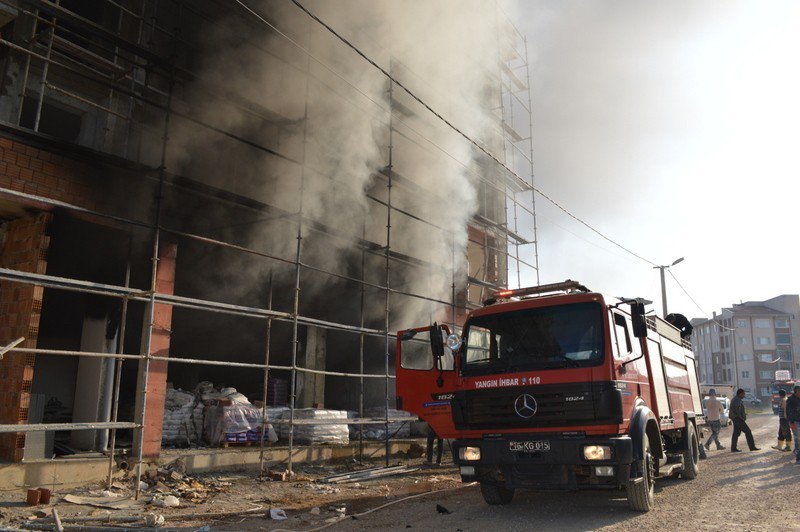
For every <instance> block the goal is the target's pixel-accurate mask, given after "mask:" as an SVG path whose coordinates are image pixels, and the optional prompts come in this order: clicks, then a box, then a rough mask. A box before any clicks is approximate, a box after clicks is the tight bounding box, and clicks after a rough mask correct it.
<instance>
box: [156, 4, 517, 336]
mask: <svg viewBox="0 0 800 532" xmlns="http://www.w3.org/2000/svg"><path fill="white" fill-rule="evenodd" d="M249 3H250V4H251V6H252V7H253V8H254V9H256V10H257V11H259V12H260V13H262V14H263V15H264V16H265V17H267V18H268V19H269V20H270V22H271V23H273V24H274V25H275V26H276V27H277V28H279V29H280V30H281V31H282V32H284V33H286V34H287V35H288V36H289V37H291V38H292V39H293V40H295V41H296V42H297V43H298V44H300V45H301V46H302V47H304V48H305V49H306V50H307V51H308V52H309V53H310V55H309V54H307V53H305V52H304V51H302V50H301V49H300V48H299V47H298V46H296V45H295V44H293V43H291V42H289V41H288V40H287V39H286V38H284V37H283V36H280V35H278V34H276V33H275V32H274V31H272V30H270V29H269V28H267V27H266V26H265V25H264V24H262V23H261V22H259V21H257V20H255V19H254V18H253V17H249V16H247V15H245V16H240V14H237V15H232V16H231V17H230V18H229V19H228V20H224V21H220V22H218V23H217V24H215V25H214V27H208V28H204V29H203V31H204V32H205V34H206V35H205V36H204V41H205V42H207V43H208V46H207V48H206V49H205V50H204V53H203V54H200V55H198V56H197V57H194V59H193V60H194V62H196V63H197V64H196V70H199V71H200V72H201V75H200V78H201V79H200V80H199V81H198V82H197V83H196V84H194V85H190V86H189V87H188V88H187V89H186V91H185V94H183V95H182V96H183V102H185V103H184V105H185V106H186V107H187V109H186V111H187V112H188V113H189V114H192V115H193V116H197V117H198V118H200V119H202V120H203V121H206V122H209V123H211V124H213V125H214V126H216V127H217V128H219V129H220V130H224V131H227V132H230V133H232V134H234V135H236V136H238V137H241V138H245V139H249V140H250V141H251V143H242V142H240V141H239V140H237V139H233V138H231V137H230V136H225V135H222V134H217V133H213V132H208V131H204V130H199V128H197V127H194V126H193V125H192V124H191V123H190V122H188V121H182V120H181V119H179V118H176V119H175V123H174V125H173V129H172V131H171V134H170V142H171V144H170V146H171V148H170V150H171V152H170V161H168V167H170V168H173V169H175V170H176V171H178V172H179V173H185V174H187V175H191V176H193V177H196V178H198V179H201V180H202V181H205V182H206V183H208V184H210V185H213V186H216V187H220V188H223V189H225V190H228V191H231V192H233V193H236V194H240V195H242V196H246V197H250V198H254V199H256V200H258V201H261V202H263V203H265V204H268V205H270V206H274V207H275V210H274V214H270V215H269V216H264V217H262V218H260V219H257V220H247V221H237V220H223V219H220V217H221V214H220V213H215V212H204V213H202V217H203V219H204V220H205V223H206V225H207V226H208V227H211V228H212V233H213V236H216V237H220V238H223V239H226V240H231V241H234V242H237V243H241V244H243V245H247V246H251V247H253V248H256V249H259V250H262V251H264V252H267V253H270V254H273V255H277V256H280V257H283V258H285V259H289V260H293V259H294V256H295V251H296V245H297V224H296V221H297V213H298V212H299V211H301V210H302V213H303V218H304V220H306V222H305V223H304V224H303V234H302V240H301V246H302V247H301V261H302V262H303V263H304V264H307V265H309V266H311V268H312V269H314V268H317V269H320V270H326V271H331V272H335V273H337V274H339V275H342V276H349V277H356V278H357V277H359V276H360V275H361V266H360V265H361V247H360V243H362V242H363V241H364V240H366V241H367V242H368V243H371V244H369V245H372V246H373V247H375V248H378V253H377V254H369V256H368V257H367V259H366V265H367V271H366V272H365V279H366V280H367V281H368V282H370V283H374V284H377V285H384V284H385V271H384V269H383V262H382V260H383V259H382V258H381V257H380V253H381V251H380V249H379V248H381V247H383V246H386V244H387V227H386V226H387V223H389V222H388V216H387V208H386V206H385V204H386V203H388V202H389V201H390V198H389V194H390V192H389V190H390V189H389V188H388V187H387V186H386V185H387V176H388V175H390V171H389V170H390V166H391V175H393V187H392V188H391V204H392V206H393V207H395V208H396V209H398V210H397V211H393V212H391V236H390V238H391V241H390V242H389V244H390V248H391V250H392V251H393V252H397V253H399V254H402V255H406V256H408V257H412V258H413V259H416V261H421V263H423V264H425V266H413V267H412V266H406V267H403V266H402V265H400V266H397V267H396V268H395V266H394V263H393V266H392V267H393V268H394V270H393V272H392V273H391V274H390V285H391V286H392V287H393V288H397V289H398V290H401V291H403V292H409V293H416V294H422V295H424V296H426V297H429V298H433V299H437V300H441V301H443V302H448V303H449V302H450V301H451V296H452V293H451V290H452V283H453V282H455V283H456V284H457V289H461V288H463V285H464V283H465V279H466V272H467V265H466V248H467V223H468V221H469V220H470V219H471V218H472V216H473V215H474V214H475V213H476V212H477V210H478V208H479V200H480V197H479V194H478V190H479V176H485V178H487V179H489V180H491V179H494V178H495V177H493V176H496V175H498V174H499V173H500V172H499V169H498V168H497V167H492V166H491V165H486V164H480V161H479V160H478V158H477V156H476V153H477V152H476V151H475V149H474V148H473V147H471V146H470V144H469V143H468V142H467V141H466V140H464V139H463V138H462V137H461V136H459V135H458V134H456V133H455V132H454V131H453V130H452V129H450V128H449V127H448V126H446V125H445V124H443V123H442V122H441V121H440V120H439V119H437V118H436V117H434V116H433V115H432V114H431V113H430V112H429V111H428V110H426V109H425V108H423V107H422V106H421V105H420V104H419V103H418V102H415V101H413V100H412V99H411V98H410V97H409V96H408V95H407V94H406V93H405V92H404V91H403V90H402V89H400V88H399V87H397V86H396V85H395V84H393V83H391V82H390V81H389V80H388V79H387V78H386V77H385V76H384V75H383V74H381V73H380V72H379V71H378V70H377V69H375V68H373V67H372V66H371V65H369V64H368V63H367V62H366V61H364V60H363V59H362V58H361V57H359V56H358V55H357V54H355V53H354V52H353V51H352V50H350V49H349V48H347V47H346V46H345V45H344V44H343V43H342V42H340V41H339V40H338V39H336V38H335V37H334V36H332V35H331V34H330V33H329V32H328V31H326V30H325V29H324V28H323V27H322V26H320V25H319V24H318V23H316V22H314V21H313V20H311V19H310V18H309V17H308V16H306V15H305V14H304V13H302V12H301V11H300V10H299V9H298V8H297V7H296V6H294V5H292V4H291V3H289V2H266V1H262V2H257V1H255V0H251V1H250V2H249ZM306 7H308V8H309V9H310V10H311V11H312V12H314V13H315V14H317V15H318V16H319V17H320V18H321V19H323V20H325V21H326V22H327V23H328V24H330V25H331V26H332V27H334V28H335V29H336V30H337V31H338V32H339V33H340V34H342V35H343V36H344V37H345V38H347V39H348V40H350V41H351V42H352V43H353V44H354V45H355V46H357V47H358V48H359V49H361V50H363V51H364V52H365V53H366V54H367V55H369V56H370V57H371V58H373V59H374V60H375V61H376V62H378V63H379V64H380V65H381V66H383V67H384V68H385V69H386V70H389V71H391V73H392V75H393V76H395V77H396V78H397V79H398V80H400V81H401V82H402V83H404V84H405V85H406V86H408V87H409V88H411V89H412V90H413V91H415V92H416V93H417V94H418V95H419V96H420V97H421V98H423V99H424V100H425V101H426V102H428V103H429V104H430V105H431V107H433V108H434V109H436V110H437V111H438V112H440V113H441V114H442V115H443V116H445V117H446V118H447V119H448V120H449V121H451V122H452V123H454V124H457V125H458V127H460V128H461V129H462V130H464V131H465V132H466V133H467V134H469V135H470V136H472V137H473V138H475V139H477V140H478V141H479V142H481V143H483V144H484V145H485V146H486V147H487V148H489V149H490V150H491V151H493V152H495V153H498V152H499V151H502V148H503V144H502V137H501V133H500V128H499V111H498V108H499V105H500V93H499V89H500V87H499V81H498V76H499V62H500V60H501V54H500V52H499V49H500V47H502V46H503V45H504V43H506V42H508V41H509V40H510V39H513V38H514V37H513V36H512V35H511V33H510V31H511V30H510V28H509V26H508V22H507V21H506V19H505V18H504V17H505V16H504V15H503V13H502V12H501V11H500V10H499V9H498V7H497V6H496V5H495V4H494V3H488V2H481V1H478V0H468V1H464V0H441V1H436V2H426V1H422V0H413V1H412V0H404V1H396V0H346V1H339V2H322V1H309V2H307V3H306ZM312 56H313V57H312ZM390 125H391V126H392V128H393V131H391V133H390ZM253 144H258V145H259V146H261V147H260V148H259V147H254V146H253ZM264 148H266V149H264ZM276 154H278V155H276ZM301 188H302V194H301ZM400 211H402V212H400ZM416 218H419V219H422V220H426V221H427V223H425V222H422V221H420V220H418V219H416ZM497 221H499V222H500V223H502V222H503V221H504V220H502V219H499V220H497ZM237 222H238V223H237ZM322 227H326V228H328V229H327V231H320V230H319V229H320V228H322ZM239 266H240V265H238V264H231V265H229V268H228V269H229V271H230V274H231V275H235V276H237V278H238V279H239V283H238V286H239V287H240V289H241V290H244V291H246V290H248V286H249V282H248V281H252V282H253V283H256V282H263V278H264V275H265V272H266V271H267V269H268V267H267V266H265V267H264V268H260V269H259V268H256V269H248V270H247V271H242V269H241V268H240V267H239ZM290 270H291V269H290V268H284V270H283V271H285V272H286V275H284V276H283V277H281V279H280V281H281V282H283V283H285V284H291V283H292V282H293V278H292V277H291V275H289V274H290ZM242 281H244V282H242ZM341 282H343V281H342V280H341V278H339V277H334V276H330V275H326V274H324V273H318V274H317V275H314V276H312V277H309V278H308V279H304V286H303V290H304V291H303V296H304V297H306V296H307V295H308V294H313V293H315V292H317V291H319V290H320V289H322V288H327V287H330V286H333V285H336V284H338V283H341ZM262 286H263V285H262ZM374 293H375V294H379V293H380V292H378V291H375V292H374ZM393 298H394V304H393V305H392V314H391V322H392V323H391V327H393V328H397V327H407V326H412V325H415V324H419V322H422V323H427V322H428V320H429V319H440V320H441V319H442V318H443V316H444V309H445V308H446V305H444V304H441V303H434V302H430V301H426V300H423V299H418V298H412V297H401V296H393ZM368 303H369V302H368ZM382 306H383V302H382V301H380V304H379V303H378V302H375V301H373V302H372V303H371V304H370V305H369V307H370V311H371V313H372V314H373V317H377V316H379V315H380V314H381V312H382Z"/></svg>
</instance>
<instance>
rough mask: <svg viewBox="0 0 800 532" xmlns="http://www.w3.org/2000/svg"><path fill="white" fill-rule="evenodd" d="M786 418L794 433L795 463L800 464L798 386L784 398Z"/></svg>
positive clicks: (799, 402)
mask: <svg viewBox="0 0 800 532" xmlns="http://www.w3.org/2000/svg"><path fill="white" fill-rule="evenodd" d="M786 419H787V420H788V421H789V427H790V428H791V429H792V434H794V457H795V463H797V464H800V442H798V441H797V440H798V439H800V386H795V387H794V393H793V394H792V396H791V397H789V398H788V399H787V400H786Z"/></svg>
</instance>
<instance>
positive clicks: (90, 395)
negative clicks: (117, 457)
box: [70, 316, 116, 451]
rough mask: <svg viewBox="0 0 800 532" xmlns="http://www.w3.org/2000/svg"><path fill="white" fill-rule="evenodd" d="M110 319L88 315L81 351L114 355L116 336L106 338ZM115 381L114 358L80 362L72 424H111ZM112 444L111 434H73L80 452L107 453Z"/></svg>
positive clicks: (92, 432) (81, 358) (93, 431)
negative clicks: (112, 394)
mask: <svg viewBox="0 0 800 532" xmlns="http://www.w3.org/2000/svg"><path fill="white" fill-rule="evenodd" d="M107 329H108V318H106V317H103V318H93V317H90V316H87V317H86V318H84V320H83V330H82V332H81V351H87V352H95V353H113V352H115V349H116V336H115V337H114V338H112V339H111V340H108V339H106V332H107ZM113 378H114V359H113V358H89V357H80V358H79V359H78V376H77V379H76V382H75V389H76V390H77V391H78V393H76V394H75V402H74V403H73V406H72V421H73V422H75V423H84V422H91V421H109V419H110V412H111V408H110V407H111V385H112V383H113ZM107 442H108V431H106V430H103V431H96V430H78V431H74V432H72V434H71V436H70V445H72V446H73V447H75V448H76V449H79V450H94V451H104V450H105V448H106V443H107Z"/></svg>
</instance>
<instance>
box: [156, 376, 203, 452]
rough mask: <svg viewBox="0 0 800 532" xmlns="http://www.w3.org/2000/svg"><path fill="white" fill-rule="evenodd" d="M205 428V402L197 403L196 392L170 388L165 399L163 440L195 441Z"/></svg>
mask: <svg viewBox="0 0 800 532" xmlns="http://www.w3.org/2000/svg"><path fill="white" fill-rule="evenodd" d="M202 430H203V404H202V403H201V402H198V404H195V396H194V394H191V393H188V392H184V391H183V390H176V389H174V388H169V389H168V390H167V397H166V400H165V401H164V419H163V425H162V432H161V442H162V443H166V444H178V443H181V444H183V443H186V442H187V438H188V440H189V443H195V442H196V441H197V440H198V438H199V436H198V435H199V434H201V433H202Z"/></svg>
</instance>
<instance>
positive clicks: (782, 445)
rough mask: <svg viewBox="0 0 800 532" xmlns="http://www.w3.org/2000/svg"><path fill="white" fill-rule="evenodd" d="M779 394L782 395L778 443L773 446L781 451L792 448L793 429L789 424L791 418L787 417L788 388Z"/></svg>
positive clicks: (779, 407)
mask: <svg viewBox="0 0 800 532" xmlns="http://www.w3.org/2000/svg"><path fill="white" fill-rule="evenodd" d="M778 395H780V396H781V398H780V400H779V401H778V443H776V444H775V445H773V446H772V448H773V449H777V450H779V451H791V450H792V429H791V427H790V426H789V420H788V419H786V401H788V400H789V399H788V397H786V390H780V391H779V392H778Z"/></svg>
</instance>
